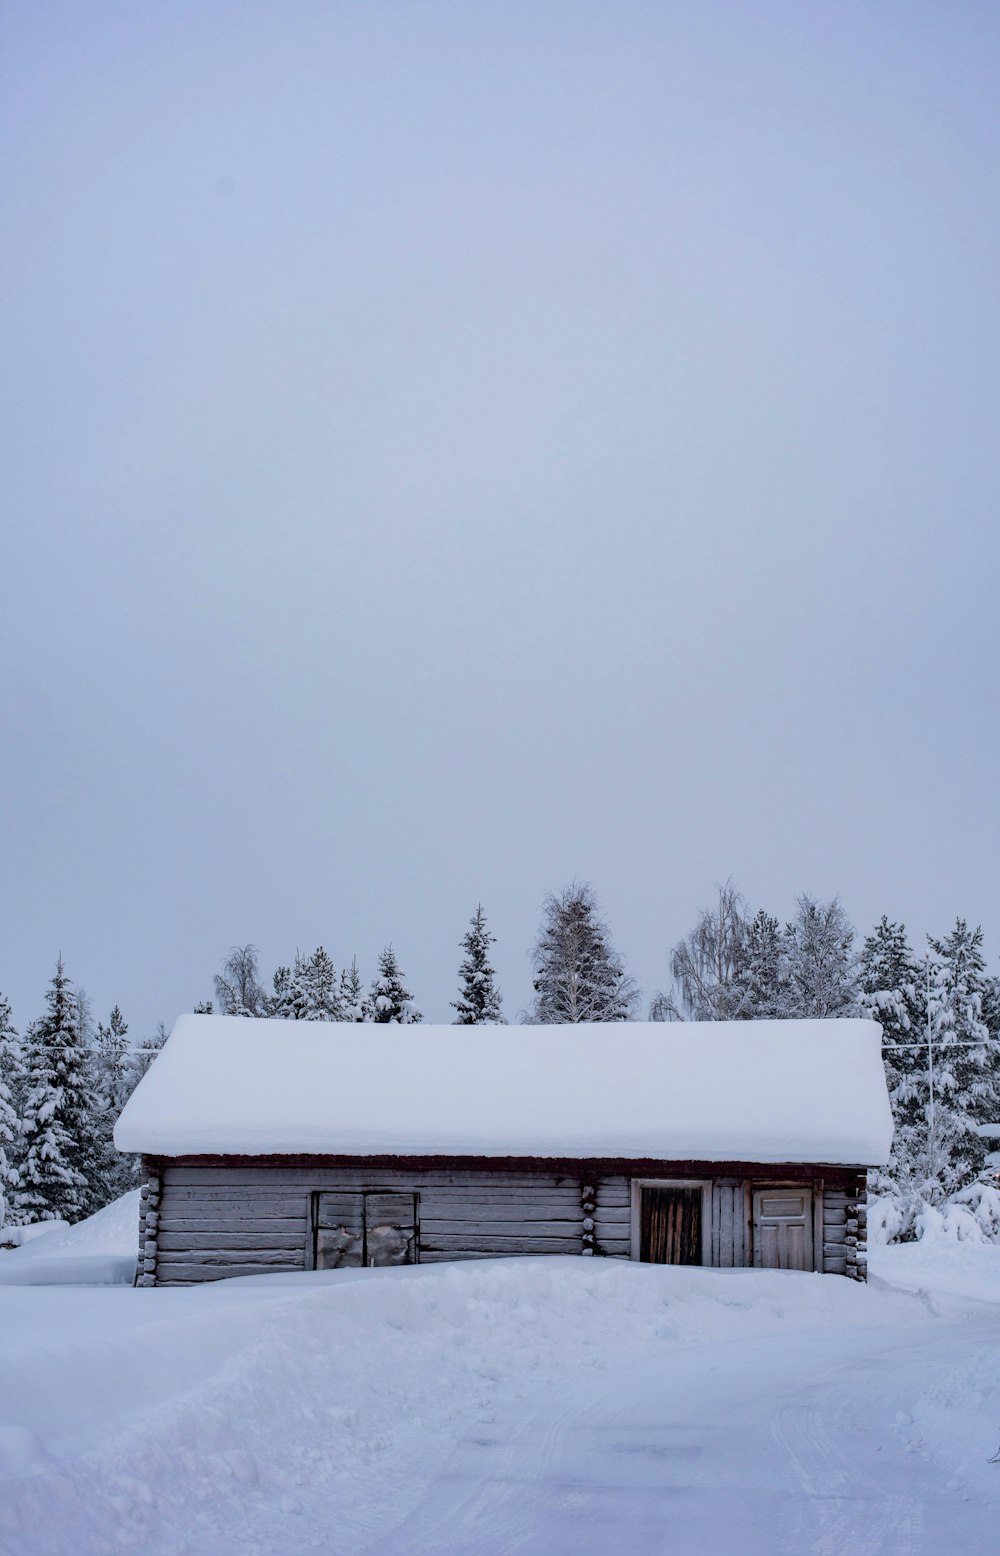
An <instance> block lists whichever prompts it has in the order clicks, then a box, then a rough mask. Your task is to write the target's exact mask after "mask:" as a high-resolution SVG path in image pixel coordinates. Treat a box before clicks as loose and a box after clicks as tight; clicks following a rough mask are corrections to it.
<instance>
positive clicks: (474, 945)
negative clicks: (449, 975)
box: [451, 904, 506, 1027]
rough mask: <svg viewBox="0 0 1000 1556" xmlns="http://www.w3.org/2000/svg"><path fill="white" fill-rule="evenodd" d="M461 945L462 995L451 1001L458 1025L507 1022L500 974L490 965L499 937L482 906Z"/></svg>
mask: <svg viewBox="0 0 1000 1556" xmlns="http://www.w3.org/2000/svg"><path fill="white" fill-rule="evenodd" d="M461 944H462V949H463V950H464V952H465V957H464V959H463V961H462V965H461V967H460V968H459V970H458V977H459V985H460V987H459V994H458V999H457V1000H452V1002H451V1006H452V1009H453V1010H457V1011H458V1016H457V1017H456V1019H455V1025H456V1026H463V1027H476V1026H489V1025H495V1024H497V1023H505V1019H506V1018H505V1017H504V1014H503V1011H502V1009H501V1003H502V1002H501V998H500V990H499V989H498V988H497V985H496V976H497V975H496V972H495V970H494V968H493V965H492V963H491V962H490V946H491V945H495V944H496V936H495V935H491V934H490V932H489V930H488V929H487V927H486V915H485V914H484V913H483V909H482V904H479V905H478V906H477V908H476V911H475V913H474V914H473V915H472V918H471V920H470V921H469V928H468V930H467V931H466V933H465V934H464V935H463V937H462V942H461Z"/></svg>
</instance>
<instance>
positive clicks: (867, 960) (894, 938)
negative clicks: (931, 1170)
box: [860, 914, 928, 1228]
mask: <svg viewBox="0 0 1000 1556" xmlns="http://www.w3.org/2000/svg"><path fill="white" fill-rule="evenodd" d="M860 966H861V978H860V984H861V1013H862V1014H863V1015H866V1016H868V1017H870V1018H871V1020H873V1021H877V1022H879V1024H880V1025H881V1027H882V1062H883V1064H884V1066H885V1078H886V1085H887V1087H888V1090H889V1101H890V1103H891V1105H892V1116H893V1124H894V1130H893V1142H892V1155H891V1157H890V1160H889V1164H888V1166H887V1168H886V1169H885V1170H884V1171H879V1172H877V1173H876V1174H875V1186H876V1188H877V1189H878V1191H879V1192H880V1193H889V1194H892V1195H893V1197H894V1198H895V1199H896V1200H897V1201H898V1202H899V1204H900V1208H901V1210H902V1225H903V1226H904V1227H906V1228H908V1227H909V1226H911V1225H912V1222H913V1218H914V1216H915V1214H916V1212H917V1210H918V1209H919V1206H920V1203H921V1202H922V1200H923V1199H924V1198H926V1197H927V1171H928V1159H927V1120H926V1115H925V1107H926V1074H927V1053H926V1048H925V1046H924V1042H923V1036H924V1024H925V1021H924V1018H925V1015H926V999H925V998H922V997H921V996H922V990H923V988H924V981H925V980H924V977H923V974H922V972H921V969H920V966H919V964H918V963H917V961H916V960H915V958H914V955H913V952H912V950H911V948H910V943H909V941H908V940H907V937H906V926H905V925H903V924H896V923H890V921H889V919H888V918H886V916H885V915H884V914H883V915H882V918H881V920H880V921H879V923H878V924H877V925H876V926H875V928H874V930H873V931H872V933H871V934H870V935H869V936H868V937H867V939H866V940H865V943H864V946H863V948H862V951H861V960H860Z"/></svg>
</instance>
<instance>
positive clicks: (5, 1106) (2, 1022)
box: [0, 994, 24, 1230]
mask: <svg viewBox="0 0 1000 1556" xmlns="http://www.w3.org/2000/svg"><path fill="white" fill-rule="evenodd" d="M23 1084H24V1060H23V1057H22V1053H21V1041H20V1038H19V1037H18V1035H17V1031H16V1030H15V1027H14V1023H13V1021H12V1019H11V1009H10V1002H9V1001H8V1000H7V999H6V997H5V996H4V995H3V994H0V1230H2V1229H3V1226H4V1223H5V1222H7V1221H9V1222H11V1223H16V1221H17V1219H18V1212H17V1210H16V1208H15V1205H14V1196H15V1194H16V1192H17V1184H18V1172H17V1162H18V1157H19V1156H20V1150H21V1117H20V1098H21V1093H22V1090H23Z"/></svg>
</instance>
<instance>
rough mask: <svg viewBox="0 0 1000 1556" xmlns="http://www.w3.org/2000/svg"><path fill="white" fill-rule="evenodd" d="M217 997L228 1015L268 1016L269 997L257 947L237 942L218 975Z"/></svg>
mask: <svg viewBox="0 0 1000 1556" xmlns="http://www.w3.org/2000/svg"><path fill="white" fill-rule="evenodd" d="M215 997H216V999H217V1000H218V1002H219V1010H220V1012H221V1014H222V1015H224V1016H266V1015H267V1014H268V997H267V994H266V992H265V990H264V989H263V988H262V987H261V982H260V975H259V973H258V970H257V947H256V946H254V945H237V946H233V949H232V950H231V951H230V953H229V957H228V959H227V961H226V965H225V966H224V967H223V969H222V972H221V973H216V975H215Z"/></svg>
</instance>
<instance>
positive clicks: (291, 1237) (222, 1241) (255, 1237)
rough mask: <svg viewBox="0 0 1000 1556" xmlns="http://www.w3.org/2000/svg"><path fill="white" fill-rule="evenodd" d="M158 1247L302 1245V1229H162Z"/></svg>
mask: <svg viewBox="0 0 1000 1556" xmlns="http://www.w3.org/2000/svg"><path fill="white" fill-rule="evenodd" d="M156 1246H157V1248H158V1249H159V1251H160V1254H161V1255H162V1254H164V1253H166V1252H168V1251H171V1252H172V1251H174V1250H182V1251H188V1252H194V1251H195V1250H201V1249H209V1250H210V1249H213V1248H219V1249H223V1248H243V1249H248V1250H252V1249H259V1250H267V1249H271V1250H274V1251H277V1250H278V1249H282V1248H287V1249H301V1248H302V1246H303V1234H302V1232H235V1231H229V1230H228V1229H227V1230H225V1231H217V1232H173V1231H170V1232H161V1233H160V1236H159V1238H158V1240H157V1245H156Z"/></svg>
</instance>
